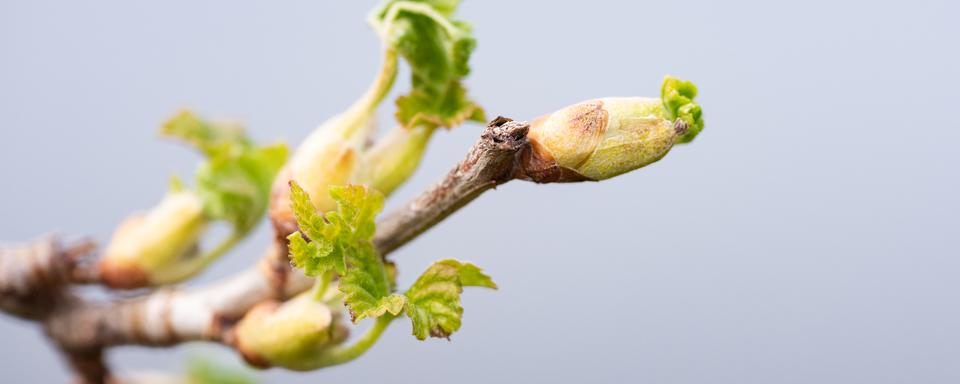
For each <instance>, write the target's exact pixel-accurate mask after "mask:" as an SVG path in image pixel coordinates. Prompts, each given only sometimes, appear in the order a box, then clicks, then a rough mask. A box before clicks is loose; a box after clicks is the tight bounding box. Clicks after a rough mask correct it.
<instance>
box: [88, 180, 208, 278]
mask: <svg viewBox="0 0 960 384" xmlns="http://www.w3.org/2000/svg"><path fill="white" fill-rule="evenodd" d="M205 226H206V219H205V218H204V215H203V202H202V201H201V200H200V198H199V197H198V196H197V195H196V194H194V193H192V192H189V191H177V192H171V193H169V194H167V196H166V197H164V198H163V200H161V201H160V204H158V205H157V206H156V207H154V208H153V210H151V211H150V212H148V213H147V214H146V215H143V214H140V215H135V216H133V217H131V218H129V219H127V220H126V221H124V222H123V224H121V225H120V227H119V228H117V230H116V232H114V234H113V238H112V239H111V240H110V244H109V245H108V246H107V249H106V251H105V255H104V257H103V258H102V259H101V260H100V264H99V268H100V274H101V277H102V279H103V281H104V282H105V283H106V284H108V285H110V286H112V287H116V288H133V287H140V286H144V285H149V284H152V283H163V282H161V281H155V280H156V276H158V275H161V274H162V273H163V271H164V270H165V269H167V268H170V267H172V266H174V265H175V264H177V263H178V262H180V261H182V260H184V259H186V258H189V257H190V256H192V255H193V253H195V252H196V250H197V241H198V238H199V237H200V235H201V234H202V233H203V230H204V228H205Z"/></svg>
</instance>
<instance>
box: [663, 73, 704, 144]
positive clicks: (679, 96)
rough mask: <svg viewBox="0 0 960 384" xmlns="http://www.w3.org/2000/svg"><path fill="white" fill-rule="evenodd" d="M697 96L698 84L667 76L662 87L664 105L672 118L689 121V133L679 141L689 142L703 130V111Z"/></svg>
mask: <svg viewBox="0 0 960 384" xmlns="http://www.w3.org/2000/svg"><path fill="white" fill-rule="evenodd" d="M696 96H697V86H696V85H693V83H692V82H689V81H684V80H680V79H678V78H675V77H672V76H667V77H665V78H664V79H663V86H662V87H661V88H660V98H661V99H663V107H664V108H665V109H666V110H667V113H669V114H670V118H671V119H682V120H684V121H686V123H687V133H686V134H684V135H683V136H682V137H680V138H679V140H678V142H680V143H688V142H690V141H692V140H693V138H694V137H696V136H697V134H699V133H700V131H702V130H703V111H702V110H701V109H700V105H699V104H697V103H696V102H695V101H693V99H694V98H695V97H696Z"/></svg>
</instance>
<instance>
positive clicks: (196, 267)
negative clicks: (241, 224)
mask: <svg viewBox="0 0 960 384" xmlns="http://www.w3.org/2000/svg"><path fill="white" fill-rule="evenodd" d="M244 237H245V236H244V234H242V233H238V232H231V233H230V236H228V237H227V238H226V239H223V241H221V242H220V243H219V244H217V246H216V247H214V248H213V249H211V250H209V251H207V252H206V253H204V254H202V255H199V256H195V257H193V258H191V259H190V260H187V261H184V262H182V263H179V264H178V265H176V266H175V267H173V268H171V269H169V270H165V271H159V272H158V273H157V274H156V278H157V280H158V281H161V282H163V281H183V280H186V279H189V278H191V277H193V276H195V275H197V274H198V273H200V272H202V271H203V270H204V269H206V268H207V266H209V265H210V263H212V262H214V261H216V260H217V259H219V258H220V256H223V255H224V254H225V253H227V252H229V251H230V250H231V249H233V247H234V246H236V245H237V244H238V243H239V242H240V241H241V240H243V238H244Z"/></svg>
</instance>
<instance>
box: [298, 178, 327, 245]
mask: <svg viewBox="0 0 960 384" xmlns="http://www.w3.org/2000/svg"><path fill="white" fill-rule="evenodd" d="M290 208H291V210H292V211H293V216H294V218H296V220H297V226H298V227H300V231H301V232H303V233H304V234H305V235H306V236H307V237H309V238H310V239H312V240H324V239H326V238H327V235H326V234H325V231H326V230H327V229H326V228H327V222H326V221H325V220H324V219H323V215H322V214H320V212H317V207H316V206H315V205H313V202H312V201H311V200H310V195H309V194H307V191H304V190H303V188H302V187H300V184H298V183H297V182H296V181H293V180H290Z"/></svg>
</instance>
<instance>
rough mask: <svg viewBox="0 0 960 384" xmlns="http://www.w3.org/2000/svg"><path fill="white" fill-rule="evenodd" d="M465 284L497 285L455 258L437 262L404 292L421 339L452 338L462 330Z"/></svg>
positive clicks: (416, 333) (493, 286)
mask: <svg viewBox="0 0 960 384" xmlns="http://www.w3.org/2000/svg"><path fill="white" fill-rule="evenodd" d="M465 286H478V287H487V288H493V289H496V288H497V285H496V284H494V282H493V280H492V279H491V278H490V276H487V275H486V274H484V273H483V272H482V271H481V270H480V268H478V267H477V266H475V265H473V264H470V263H461V262H459V261H457V260H452V259H447V260H441V261H437V262H435V263H433V265H431V266H430V267H429V268H427V270H426V271H424V272H423V274H422V275H420V278H418V279H417V281H416V282H414V283H413V286H411V287H410V289H409V290H407V292H406V293H405V294H404V295H405V296H407V305H406V308H405V310H406V313H407V316H410V320H411V322H412V323H413V335H414V336H415V337H416V338H417V339H420V340H424V339H426V338H427V336H428V335H429V336H433V337H450V335H451V334H453V333H454V332H456V331H457V330H458V329H460V322H461V320H460V319H461V316H462V315H463V307H461V306H460V294H461V293H462V292H463V287H465Z"/></svg>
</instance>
